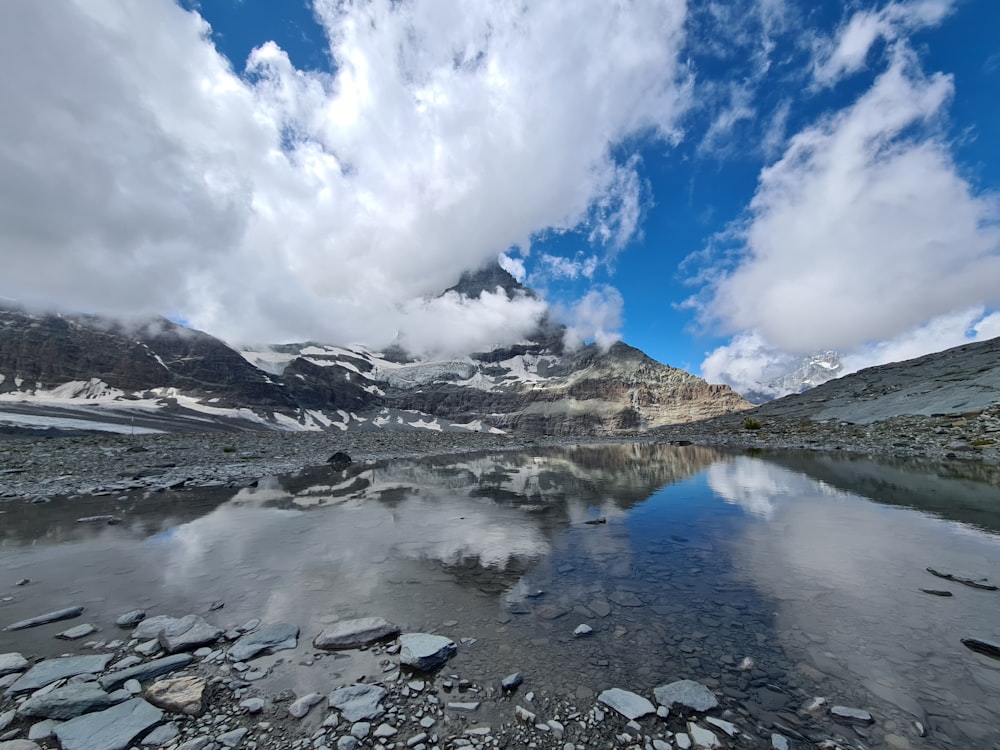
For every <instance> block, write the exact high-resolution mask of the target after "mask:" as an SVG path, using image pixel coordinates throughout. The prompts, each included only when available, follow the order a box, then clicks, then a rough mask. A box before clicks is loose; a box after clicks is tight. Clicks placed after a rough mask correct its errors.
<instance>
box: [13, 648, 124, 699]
mask: <svg viewBox="0 0 1000 750" xmlns="http://www.w3.org/2000/svg"><path fill="white" fill-rule="evenodd" d="M112 658H114V657H113V656H112V655H111V654H94V655H86V656H61V657H59V658H57V659H46V660H45V661H40V662H38V664H36V665H35V666H33V667H32V668H31V669H29V670H28V671H27V672H25V673H24V674H23V675H21V677H20V678H19V679H18V680H17V682H15V683H14V684H13V685H11V686H10V687H9V688H7V692H6V695H20V694H21V693H29V692H31V691H33V690H38V688H40V687H45V686H46V685H48V684H50V683H52V682H55V681H56V680H61V679H64V678H66V677H74V676H76V675H78V674H97V673H99V672H102V671H103V670H104V668H105V667H106V666H108V662H110V661H111V659H112Z"/></svg>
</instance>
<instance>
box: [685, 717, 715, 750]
mask: <svg viewBox="0 0 1000 750" xmlns="http://www.w3.org/2000/svg"><path fill="white" fill-rule="evenodd" d="M687 730H688V731H687V733H688V736H689V737H690V738H691V742H693V743H694V746H695V747H702V748H706V750H709V749H710V748H714V747H721V745H720V743H719V738H718V737H716V736H715V734H713V733H712V732H710V731H708V730H707V729H705V728H704V727H700V726H698V725H697V724H695V723H694V722H693V721H689V722H688V725H687Z"/></svg>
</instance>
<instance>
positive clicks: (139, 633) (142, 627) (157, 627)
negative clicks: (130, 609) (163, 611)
mask: <svg viewBox="0 0 1000 750" xmlns="http://www.w3.org/2000/svg"><path fill="white" fill-rule="evenodd" d="M129 614H131V613H129ZM177 619H178V618H176V617H168V616H167V615H156V617H150V618H147V619H143V620H142V621H141V622H139V624H138V625H136V626H135V630H133V631H132V637H133V638H135V639H136V640H139V641H146V640H149V639H150V638H158V637H159V635H160V633H161V632H163V630H164V629H165V628H166V627H168V626H170V625H173V624H174V623H176V622H177Z"/></svg>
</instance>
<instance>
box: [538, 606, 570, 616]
mask: <svg viewBox="0 0 1000 750" xmlns="http://www.w3.org/2000/svg"><path fill="white" fill-rule="evenodd" d="M535 614H536V615H537V616H538V617H541V618H542V619H543V620H558V619H559V618H560V617H563V616H565V615H568V614H569V610H568V609H566V608H565V607H561V606H559V605H558V604H541V605H539V606H537V607H535Z"/></svg>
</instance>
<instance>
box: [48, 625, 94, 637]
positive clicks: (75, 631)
mask: <svg viewBox="0 0 1000 750" xmlns="http://www.w3.org/2000/svg"><path fill="white" fill-rule="evenodd" d="M96 632H97V628H95V627H94V626H93V625H91V624H90V623H89V622H85V623H83V624H81V625H76V626H75V627H72V628H69V629H68V630H64V631H63V632H61V633H57V634H56V638H62V639H63V640H64V641H75V640H78V639H80V638H84V637H86V636H88V635H90V634H91V633H96Z"/></svg>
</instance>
